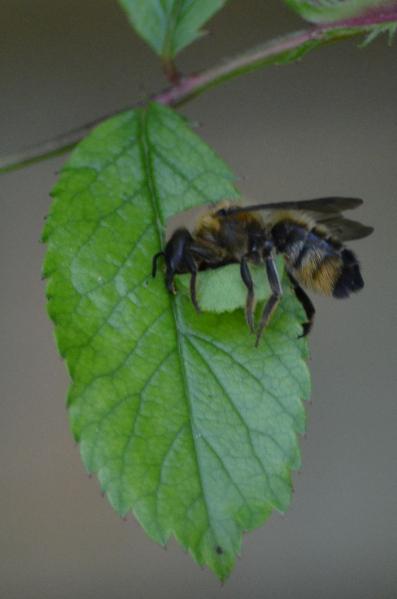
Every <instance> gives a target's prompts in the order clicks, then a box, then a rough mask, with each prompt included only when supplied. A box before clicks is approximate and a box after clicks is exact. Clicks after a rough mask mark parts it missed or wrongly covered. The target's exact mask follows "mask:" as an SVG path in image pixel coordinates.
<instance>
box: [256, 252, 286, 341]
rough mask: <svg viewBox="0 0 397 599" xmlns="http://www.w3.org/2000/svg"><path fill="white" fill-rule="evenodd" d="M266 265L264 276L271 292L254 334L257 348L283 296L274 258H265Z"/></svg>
mask: <svg viewBox="0 0 397 599" xmlns="http://www.w3.org/2000/svg"><path fill="white" fill-rule="evenodd" d="M265 265H266V274H267V278H268V280H269V285H270V289H271V291H272V294H271V296H270V297H269V299H268V300H267V303H266V305H265V307H264V308H263V312H262V317H261V320H260V323H259V327H258V331H257V334H256V342H255V347H258V345H259V341H260V338H261V337H262V333H263V331H264V329H265V328H266V326H267V324H268V322H269V320H270V318H271V316H272V314H273V312H274V310H275V309H276V308H277V305H278V303H279V301H280V299H281V296H282V294H283V290H282V288H281V283H280V277H279V276H278V272H277V267H276V264H275V262H274V258H273V257H272V256H267V257H266V258H265Z"/></svg>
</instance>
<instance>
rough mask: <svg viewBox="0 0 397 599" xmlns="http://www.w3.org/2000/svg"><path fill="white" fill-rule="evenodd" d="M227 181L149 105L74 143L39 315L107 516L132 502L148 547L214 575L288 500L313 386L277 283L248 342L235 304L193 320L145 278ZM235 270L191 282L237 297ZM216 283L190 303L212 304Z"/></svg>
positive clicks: (187, 306) (49, 238)
mask: <svg viewBox="0 0 397 599" xmlns="http://www.w3.org/2000/svg"><path fill="white" fill-rule="evenodd" d="M232 180H233V179H232V175H231V173H230V171H229V169H228V168H227V167H226V166H225V164H224V163H223V162H222V161H221V160H220V159H219V158H217V156H216V155H215V154H214V152H212V151H211V150H210V149H209V148H208V147H207V146H206V145H205V144H204V143H203V142H202V141H201V140H200V139H199V138H198V137H197V136H196V135H195V134H194V133H192V131H191V130H190V129H189V127H188V125H187V124H186V123H185V121H184V120H183V119H182V118H181V117H179V116H177V115H176V114H175V113H173V112H172V111H171V110H169V109H166V108H164V107H161V106H159V105H154V104H152V105H151V106H150V107H149V108H148V109H147V110H137V111H134V112H127V113H125V114H123V115H121V116H118V117H115V118H112V119H110V120H109V121H107V122H105V123H103V124H102V125H101V126H99V127H98V128H97V129H96V130H94V131H93V132H92V134H91V135H90V136H89V137H88V138H87V139H86V140H84V141H83V142H82V143H81V144H80V145H79V146H78V148H77V149H76V150H75V151H74V152H73V154H72V156H71V158H70V161H69V163H68V164H67V166H66V167H65V168H64V169H63V171H62V174H61V177H60V181H59V183H58V184H57V186H56V188H55V189H54V191H53V196H54V201H53V205H52V208H51V211H50V215H49V218H48V220H47V224H46V227H45V231H44V239H45V241H46V242H47V244H48V250H47V255H46V259H45V265H44V274H45V276H47V277H48V278H49V281H48V287H47V295H48V310H49V314H50V316H51V318H52V319H53V321H54V323H55V330H56V338H57V342H58V346H59V351H60V352H61V354H62V356H64V357H65V359H66V362H67V365H68V369H69V372H70V376H71V378H72V385H71V388H70V392H69V398H68V406H69V413H70V421H71V426H72V430H73V434H74V436H75V438H76V440H77V441H78V442H79V443H80V448H81V454H82V458H83V461H84V464H85V466H86V468H87V470H89V471H90V472H96V473H97V475H98V478H99V480H100V484H101V487H102V489H103V491H104V492H105V493H106V495H107V497H108V499H109V501H110V503H111V504H112V506H113V507H114V508H115V510H117V512H118V513H119V514H120V515H125V514H127V513H128V512H133V513H134V514H135V516H136V518H137V519H138V520H139V522H140V523H141V524H142V526H143V527H144V528H145V530H146V531H147V533H148V534H149V535H150V536H151V537H152V538H153V539H155V540H156V541H158V542H159V543H162V544H164V543H166V542H167V540H168V539H169V538H170V536H172V535H174V536H175V537H176V538H177V539H178V541H179V542H180V543H181V544H182V545H183V546H184V547H185V548H187V549H188V550H189V552H190V553H191V555H192V556H193V557H194V559H195V560H197V562H198V563H200V564H206V565H208V566H209V567H210V568H211V569H212V570H213V571H214V572H215V573H216V574H217V575H218V576H219V577H220V578H222V579H223V578H225V577H226V576H227V575H228V574H229V573H230V571H231V569H232V567H233V564H234V561H235V558H236V555H237V554H238V552H239V551H240V545H241V535H242V532H243V531H245V530H251V529H253V528H255V527H257V526H259V525H260V524H261V523H262V522H263V521H264V520H265V519H266V518H267V517H268V516H269V514H270V513H271V511H272V510H273V509H277V510H279V511H282V512H283V511H285V510H286V509H287V507H288V504H289V502H290V498H291V469H293V468H297V467H298V466H299V464H300V457H299V448H298V444H297V433H302V432H303V431H304V427H305V411H304V408H303V404H302V399H305V398H306V397H307V396H308V393H309V387H310V383H309V375H308V369H307V366H306V358H307V346H306V342H305V341H304V340H303V339H298V335H299V333H300V332H301V324H300V323H301V322H302V319H303V315H302V309H301V306H300V304H299V303H298V302H297V300H296V298H295V296H294V295H293V294H292V292H291V290H290V289H289V287H288V284H287V282H286V281H284V288H285V293H284V297H283V300H282V302H281V304H280V306H279V308H278V309H277V311H276V313H275V315H274V317H273V319H272V322H271V326H270V327H269V329H268V330H267V331H266V334H265V336H264V338H263V339H262V341H261V343H260V346H259V348H258V349H255V348H254V337H253V336H252V335H250V334H249V333H248V329H247V326H246V323H245V321H244V315H243V310H242V309H238V310H235V311H233V312H232V313H222V314H214V313H202V314H200V315H198V314H196V312H195V311H194V309H193V308H192V305H191V302H190V300H189V298H188V297H187V296H186V294H185V293H184V292H183V277H180V278H179V279H178V281H177V286H178V289H179V292H178V293H177V295H176V297H174V296H171V295H169V294H168V293H167V292H166V290H165V286H164V281H163V280H162V279H163V277H162V276H158V277H157V278H156V279H152V278H151V277H150V274H149V273H150V270H151V258H152V255H153V254H154V253H155V252H157V251H158V250H159V247H160V244H161V243H162V241H161V240H162V236H163V231H164V225H165V220H166V219H167V218H169V217H170V216H172V215H173V214H176V213H178V212H180V211H182V210H184V209H187V208H189V207H192V206H194V205H198V204H201V203H207V202H213V201H217V200H219V199H221V198H224V197H233V196H236V195H237V194H236V191H235V189H234V187H233V182H232ZM234 271H235V267H234V268H233V267H232V268H231V269H218V270H217V271H214V272H207V273H206V272H203V273H200V274H199V280H200V286H202V285H204V287H205V280H206V279H208V280H207V282H208V281H211V280H212V281H215V280H216V279H217V278H218V277H219V280H221V278H222V277H226V278H225V279H224V281H227V280H228V279H230V280H229V281H228V285H229V289H231V290H232V291H231V293H232V294H235V297H234V300H233V301H234V302H235V304H236V305H241V303H242V301H243V300H244V296H241V297H240V299H239V296H238V293H237V294H236V291H235V290H234V286H238V285H241V283H240V281H239V280H238V277H235V272H234ZM258 272H259V271H258ZM262 275H263V273H262ZM233 280H234V282H233ZM224 291H225V290H224V289H222V288H219V287H218V290H217V291H216V296H217V297H216V296H215V297H214V296H211V294H209V295H208V294H206V293H205V292H204V293H203V295H202V296H201V298H202V299H203V301H204V300H205V298H207V300H206V301H207V303H208V302H209V304H208V306H209V307H211V302H212V307H214V305H213V304H214V303H217V302H218V301H220V299H221V298H222V294H223V293H224ZM258 292H259V294H261V291H260V290H258ZM228 293H229V291H228ZM266 293H268V291H267V292H266Z"/></svg>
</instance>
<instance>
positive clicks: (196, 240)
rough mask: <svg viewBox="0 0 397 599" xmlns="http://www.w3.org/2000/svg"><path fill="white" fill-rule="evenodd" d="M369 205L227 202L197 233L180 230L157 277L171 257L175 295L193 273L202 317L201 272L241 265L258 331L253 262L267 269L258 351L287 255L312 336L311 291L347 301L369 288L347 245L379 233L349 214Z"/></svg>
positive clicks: (352, 201) (249, 314)
mask: <svg viewBox="0 0 397 599" xmlns="http://www.w3.org/2000/svg"><path fill="white" fill-rule="evenodd" d="M362 203H363V202H362V200H360V199H356V198H343V197H326V198H319V199H313V200H302V201H296V202H279V203H270V204H254V205H250V206H241V205H237V204H233V203H229V202H222V203H220V204H218V205H215V206H213V207H212V208H211V209H210V210H209V211H208V212H207V213H206V214H204V215H203V216H202V217H201V218H200V219H199V221H198V223H197V225H196V227H195V228H194V230H193V232H190V231H189V230H188V229H186V228H179V229H177V230H176V231H175V232H174V233H173V234H172V236H171V237H170V239H169V241H168V242H167V244H166V246H165V249H164V251H163V252H158V253H157V254H156V255H155V256H154V257H153V266H152V275H153V277H154V276H156V270H157V261H158V259H159V258H160V257H161V256H163V257H164V259H165V265H166V274H165V284H166V287H167V289H168V291H169V292H171V293H175V292H176V290H175V285H174V278H175V275H176V274H182V273H190V275H191V277H190V296H191V300H192V303H193V305H194V307H195V308H196V310H197V311H198V312H199V311H200V307H199V305H198V302H197V295H196V278H197V273H198V272H199V271H202V270H206V269H210V268H219V267H221V266H225V265H227V264H233V263H238V264H239V265H240V274H241V278H242V281H243V283H244V285H245V287H246V288H247V299H246V304H245V318H246V321H247V324H248V327H249V329H250V330H251V332H254V331H255V325H254V306H255V294H254V285H253V281H252V277H251V273H250V269H249V264H256V265H264V267H265V271H266V275H267V278H268V281H269V285H270V289H271V295H270V297H269V299H268V300H267V302H266V304H265V306H264V308H263V311H262V315H261V318H260V321H259V324H258V327H257V330H256V343H255V345H256V346H258V344H259V341H260V338H261V336H262V334H263V331H264V330H265V328H266V326H267V325H268V323H269V321H270V319H271V316H272V314H273V313H274V311H275V309H276V308H277V305H278V303H279V301H280V299H281V297H282V293H283V291H282V287H281V282H280V277H279V274H278V272H277V267H276V263H275V260H274V259H275V255H276V254H282V256H283V258H284V261H285V267H286V271H287V274H288V277H289V279H290V281H291V284H292V287H293V289H294V291H295V294H296V297H297V298H298V300H299V301H300V302H301V304H302V306H303V308H304V310H305V313H306V318H307V321H306V322H305V323H304V324H303V331H302V336H305V335H307V334H308V333H309V332H310V330H311V328H312V325H313V320H314V314H315V308H314V306H313V304H312V302H311V300H310V298H309V296H308V295H307V294H306V292H305V291H304V289H303V288H305V289H307V290H309V291H315V292H317V293H322V294H324V295H328V296H333V297H336V298H346V297H349V295H350V294H351V293H353V292H356V291H359V290H360V289H362V288H363V286H364V281H363V278H362V276H361V271H360V265H359V263H358V260H357V258H356V256H355V254H354V253H353V252H352V251H351V250H350V249H348V248H347V247H345V245H344V242H345V241H349V240H350V241H351V240H354V239H361V238H363V237H367V236H368V235H370V234H371V233H372V231H373V228H372V227H368V226H365V225H362V224H361V223H359V222H357V221H354V220H349V219H347V218H345V217H344V216H343V214H342V212H343V211H344V210H351V209H353V208H357V207H358V206H361V204H362Z"/></svg>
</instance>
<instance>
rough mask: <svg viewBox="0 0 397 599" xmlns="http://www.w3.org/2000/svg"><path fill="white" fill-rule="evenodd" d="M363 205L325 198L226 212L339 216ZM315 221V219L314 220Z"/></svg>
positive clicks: (233, 208)
mask: <svg viewBox="0 0 397 599" xmlns="http://www.w3.org/2000/svg"><path fill="white" fill-rule="evenodd" d="M362 203H363V200H361V199H359V198H341V197H334V196H331V197H327V198H316V199H313V200H298V201H296V202H274V203H270V204H251V205H250V206H232V207H231V208H230V209H229V210H228V212H229V213H230V212H243V211H244V212H251V211H252V212H254V211H256V210H305V211H306V212H315V213H320V214H330V215H331V214H332V215H336V214H340V213H341V212H343V211H344V210H352V209H353V208H358V207H359V206H361V204H362ZM316 220H317V219H316Z"/></svg>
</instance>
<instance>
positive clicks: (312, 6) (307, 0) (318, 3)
mask: <svg viewBox="0 0 397 599" xmlns="http://www.w3.org/2000/svg"><path fill="white" fill-rule="evenodd" d="M285 2H286V3H287V4H288V6H290V7H291V8H292V9H293V10H295V11H296V12H297V13H299V14H300V15H301V17H303V18H304V19H305V20H306V21H311V22H313V23H328V22H333V21H341V20H343V19H349V18H351V17H355V16H358V15H361V14H362V13H363V12H365V11H368V10H371V9H377V8H379V7H381V6H387V5H388V4H391V2H390V1H389V2H388V0H285Z"/></svg>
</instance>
